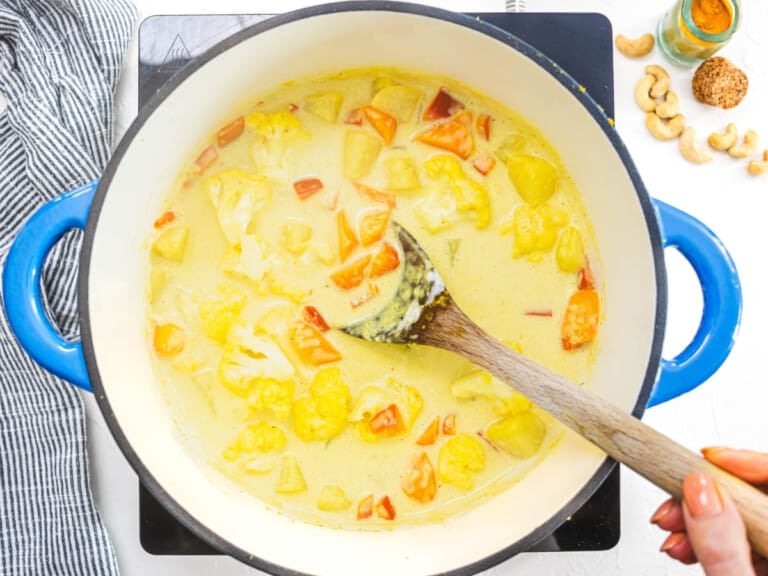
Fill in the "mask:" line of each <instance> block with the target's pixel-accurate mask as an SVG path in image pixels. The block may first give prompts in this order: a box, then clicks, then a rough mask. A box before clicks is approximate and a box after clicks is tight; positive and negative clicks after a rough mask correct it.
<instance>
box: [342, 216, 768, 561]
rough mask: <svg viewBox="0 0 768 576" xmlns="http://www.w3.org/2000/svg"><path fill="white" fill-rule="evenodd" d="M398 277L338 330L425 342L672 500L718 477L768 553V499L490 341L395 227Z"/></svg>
mask: <svg viewBox="0 0 768 576" xmlns="http://www.w3.org/2000/svg"><path fill="white" fill-rule="evenodd" d="M393 227H394V229H395V233H396V235H397V238H398V240H399V242H400V245H401V247H402V253H403V263H404V266H403V272H402V279H401V281H400V283H399V285H398V287H397V289H396V291H395V294H394V296H393V297H392V298H391V300H389V301H388V302H387V304H386V305H385V306H384V307H383V308H381V309H380V310H379V311H377V312H376V313H375V314H373V315H371V316H369V317H367V318H363V319H362V320H359V321H357V322H354V323H351V324H347V325H345V326H342V327H341V330H342V331H344V332H346V333H347V334H349V335H351V336H355V337H357V338H362V339H364V340H369V341H372V342H387V343H393V344H423V345H427V346H433V347H436V348H442V349H443V350H448V351H451V352H454V353H456V354H459V355H461V356H463V357H464V358H466V359H468V360H470V361H472V362H473V363H475V364H476V365H478V366H480V367H482V368H484V369H485V370H487V371H489V372H490V373H492V374H493V375H494V376H496V377H497V378H499V379H500V380H502V381H503V382H506V383H507V384H508V385H509V386H511V387H512V388H514V389H515V390H517V391H518V392H520V393H521V394H523V395H524V396H526V397H527V398H528V399H529V400H531V401H532V402H534V403H535V404H537V405H538V406H539V407H540V408H542V409H543V410H546V411H547V412H549V413H550V414H552V416H554V417H555V418H557V419H558V420H559V421H560V422H562V423H563V424H565V425H566V426H568V427H569V428H571V429H572V430H574V431H575V432H576V433H577V434H579V435H580V436H583V437H584V438H586V439H587V440H589V441H590V442H592V443H593V444H594V445H595V446H597V447H598V448H600V449H601V450H603V451H604V452H606V453H607V454H608V455H609V456H611V457H612V458H613V459H614V460H617V461H618V462H622V463H623V464H626V465H627V466H629V467H630V468H632V469H633V470H635V471H636V472H637V473H638V474H640V475H642V476H644V477H645V478H646V479H648V480H649V481H651V482H653V483H654V484H655V485H657V486H659V487H660V488H662V489H663V490H665V491H667V492H668V493H669V494H671V495H672V496H674V497H675V498H677V499H680V498H681V496H682V485H683V479H684V478H685V477H686V476H687V475H688V474H690V473H691V472H703V473H705V474H708V475H709V476H711V477H713V478H715V479H716V480H717V482H718V483H719V484H720V486H721V487H722V488H723V489H724V490H725V491H726V492H727V493H728V494H729V495H730V496H731V498H732V499H733V500H734V502H735V503H736V506H737V507H738V509H739V511H740V512H741V515H742V517H743V518H744V522H745V524H746V526H747V532H748V536H749V539H750V542H751V543H752V546H753V548H754V549H755V550H756V551H757V552H758V553H760V554H762V555H763V556H766V555H768V496H766V495H764V494H763V493H761V492H760V491H758V490H757V489H755V488H754V487H752V486H750V485H749V484H747V483H745V482H743V481H742V480H740V479H738V478H736V477H735V476H732V475H730V474H728V473H727V472H725V471H723V470H721V469H720V468H718V467H716V466H714V465H712V464H710V463H709V462H707V461H706V460H704V459H703V458H701V457H699V456H698V455H696V454H694V453H693V452H691V451H690V450H688V449H687V448H685V447H683V446H681V445H679V444H677V443H676V442H674V441H673V440H672V439H670V438H668V437H666V436H664V435H663V434H661V433H660V432H657V431H656V430H654V429H653V428H651V427H649V426H647V425H645V424H643V423H642V422H641V421H640V420H639V419H637V418H635V417H634V416H632V415H631V414H628V413H626V412H624V411H622V410H621V409H619V408H617V407H616V406H614V405H613V404H611V403H610V402H607V401H606V400H604V399H603V398H602V397H600V396H598V395H597V394H595V393H594V392H591V391H590V390H588V389H585V388H582V387H579V386H577V385H576V384H574V383H573V382H571V381H569V380H567V379H566V378H564V377H562V376H560V375H558V374H556V373H554V372H552V371H551V370H549V369H547V368H545V367H544V366H541V365H539V364H537V363H535V362H533V361H531V360H529V359H527V358H525V357H524V356H521V355H520V354H517V353H515V352H514V351H512V350H510V349H509V348H508V347H507V346H505V345H503V344H502V343H501V342H499V341H497V340H496V339H494V338H492V337H491V336H489V335H488V334H486V333H485V331H483V329H482V328H480V327H479V326H478V325H477V324H475V323H474V322H473V321H472V320H471V319H470V318H469V317H467V316H466V314H464V312H462V311H461V309H460V308H459V307H458V306H457V305H456V303H455V302H454V300H453V298H451V295H450V294H449V293H448V290H447V289H446V287H445V283H444V282H443V280H442V278H441V277H440V274H439V273H438V272H437V270H436V269H435V267H434V265H433V264H432V262H431V261H430V259H429V257H428V256H427V254H426V253H425V252H424V250H423V249H422V247H421V246H420V245H419V244H418V242H417V241H416V240H415V239H414V238H413V236H411V234H409V233H408V231H407V230H405V229H404V228H403V227H401V226H400V225H398V224H397V223H393Z"/></svg>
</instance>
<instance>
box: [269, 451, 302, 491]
mask: <svg viewBox="0 0 768 576" xmlns="http://www.w3.org/2000/svg"><path fill="white" fill-rule="evenodd" d="M306 489H307V483H306V481H305V480H304V474H302V472H301V466H300V465H299V460H298V459H297V458H296V456H294V455H293V454H286V455H285V456H283V457H282V459H281V460H280V479H279V480H278V481H277V486H275V490H276V491H277V492H279V493H280V494H298V493H299V492H304V491H305V490H306Z"/></svg>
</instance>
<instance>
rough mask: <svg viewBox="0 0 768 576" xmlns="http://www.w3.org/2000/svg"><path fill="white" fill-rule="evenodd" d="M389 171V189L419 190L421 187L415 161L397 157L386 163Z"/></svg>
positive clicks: (385, 165)
mask: <svg viewBox="0 0 768 576" xmlns="http://www.w3.org/2000/svg"><path fill="white" fill-rule="evenodd" d="M384 168H385V169H386V170H387V188H388V189H389V190H395V191H401V190H417V189H419V188H420V187H421V182H420V181H419V172H418V170H417V169H416V163H415V162H414V161H413V159H411V158H408V157H404V156H396V157H393V158H387V159H386V160H385V161H384Z"/></svg>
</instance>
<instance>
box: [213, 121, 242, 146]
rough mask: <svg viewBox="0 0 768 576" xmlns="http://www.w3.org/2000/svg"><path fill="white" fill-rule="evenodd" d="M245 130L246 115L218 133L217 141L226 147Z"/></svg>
mask: <svg viewBox="0 0 768 576" xmlns="http://www.w3.org/2000/svg"><path fill="white" fill-rule="evenodd" d="M243 130H245V117H244V116H240V118H237V119H235V120H233V121H232V122H230V123H229V124H227V125H226V126H224V128H222V129H221V130H219V131H218V132H217V133H216V143H217V144H218V145H219V146H220V147H224V146H226V145H227V144H230V143H232V142H234V141H235V140H237V139H238V138H239V137H240V135H241V134H242V133H243Z"/></svg>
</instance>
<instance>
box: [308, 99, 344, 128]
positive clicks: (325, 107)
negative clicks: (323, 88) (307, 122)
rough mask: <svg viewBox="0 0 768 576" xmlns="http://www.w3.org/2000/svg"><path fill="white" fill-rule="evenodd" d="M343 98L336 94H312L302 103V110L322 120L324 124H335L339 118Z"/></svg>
mask: <svg viewBox="0 0 768 576" xmlns="http://www.w3.org/2000/svg"><path fill="white" fill-rule="evenodd" d="M343 99H344V97H343V96H342V95H341V94H339V93H338V92H325V93H322V94H312V95H311V96H308V97H307V100H306V102H305V103H304V110H306V111H307V112H309V113H310V114H314V115H315V116H317V117H318V118H322V119H323V120H325V121H326V122H331V123H333V122H336V119H337V118H338V117H339V109H340V108H341V102H342V100H343Z"/></svg>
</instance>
